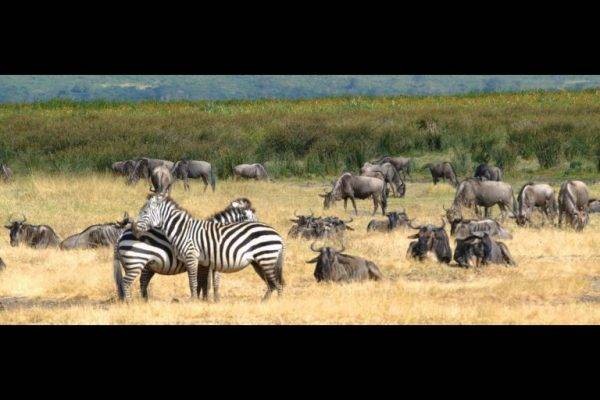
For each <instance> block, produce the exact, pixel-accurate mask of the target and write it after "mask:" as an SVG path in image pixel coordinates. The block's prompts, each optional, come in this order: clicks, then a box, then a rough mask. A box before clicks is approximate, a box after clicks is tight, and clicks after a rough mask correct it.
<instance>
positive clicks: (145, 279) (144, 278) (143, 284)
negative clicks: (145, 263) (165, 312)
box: [140, 268, 154, 301]
mask: <svg viewBox="0 0 600 400" xmlns="http://www.w3.org/2000/svg"><path fill="white" fill-rule="evenodd" d="M153 276H154V271H152V270H151V269H148V268H144V269H143V270H142V275H141V276H140V290H141V292H142V298H143V299H144V300H146V301H147V300H148V285H149V284H150V280H151V279H152V277H153Z"/></svg>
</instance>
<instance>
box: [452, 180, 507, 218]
mask: <svg viewBox="0 0 600 400" xmlns="http://www.w3.org/2000/svg"><path fill="white" fill-rule="evenodd" d="M496 204H497V205H498V207H500V211H501V213H502V218H501V220H502V222H504V220H505V219H506V213H507V212H510V210H512V213H513V215H514V214H516V213H517V201H516V200H515V196H514V193H513V189H512V187H511V186H510V185H509V184H508V183H506V182H496V181H480V180H478V179H475V178H468V179H465V180H464V181H462V182H461V183H460V184H459V185H458V188H457V189H456V195H455V196H454V203H453V204H452V207H450V209H448V210H447V216H448V220H450V221H452V220H454V219H456V216H454V215H452V214H459V215H462V213H461V208H462V207H467V208H472V209H473V210H474V211H475V214H476V215H477V217H480V216H481V213H480V211H479V206H482V207H484V209H485V217H486V218H489V216H490V208H491V207H493V206H494V205H496Z"/></svg>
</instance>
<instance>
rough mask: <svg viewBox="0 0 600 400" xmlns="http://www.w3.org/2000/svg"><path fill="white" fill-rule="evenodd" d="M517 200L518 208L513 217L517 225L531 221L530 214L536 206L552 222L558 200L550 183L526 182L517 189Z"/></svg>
mask: <svg viewBox="0 0 600 400" xmlns="http://www.w3.org/2000/svg"><path fill="white" fill-rule="evenodd" d="M517 201H518V202H519V209H518V212H517V215H516V217H515V218H516V220H515V222H516V223H517V225H519V226H525V225H526V224H527V223H528V222H531V215H532V214H533V210H534V208H536V207H538V208H539V209H540V210H541V211H542V214H543V215H544V216H545V217H546V218H547V219H548V220H549V221H550V222H551V223H554V217H555V216H556V214H557V212H558V202H557V201H556V196H555V194H554V189H552V187H551V186H550V185H547V184H545V183H538V184H536V183H533V182H527V183H526V184H525V185H523V187H522V188H521V190H520V191H519V195H518V196H517Z"/></svg>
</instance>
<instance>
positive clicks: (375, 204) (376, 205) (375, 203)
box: [371, 195, 379, 215]
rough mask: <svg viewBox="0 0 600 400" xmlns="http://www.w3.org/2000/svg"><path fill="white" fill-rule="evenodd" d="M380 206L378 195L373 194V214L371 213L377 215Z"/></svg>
mask: <svg viewBox="0 0 600 400" xmlns="http://www.w3.org/2000/svg"><path fill="white" fill-rule="evenodd" d="M378 206H379V199H378V198H377V196H375V195H373V214H371V215H375V213H376V212H377V207H378Z"/></svg>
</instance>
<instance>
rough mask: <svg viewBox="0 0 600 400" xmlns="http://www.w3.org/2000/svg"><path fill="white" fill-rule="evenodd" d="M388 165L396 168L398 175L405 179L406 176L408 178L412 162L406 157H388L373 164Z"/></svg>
mask: <svg viewBox="0 0 600 400" xmlns="http://www.w3.org/2000/svg"><path fill="white" fill-rule="evenodd" d="M385 163H390V164H392V165H393V166H394V168H396V171H398V173H399V174H402V175H403V177H402V179H406V176H407V175H408V176H410V166H411V164H412V160H411V159H410V158H407V157H390V156H383V157H381V158H380V159H379V160H376V161H375V162H374V163H373V164H380V165H381V164H385Z"/></svg>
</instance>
